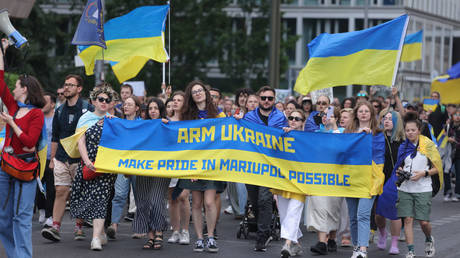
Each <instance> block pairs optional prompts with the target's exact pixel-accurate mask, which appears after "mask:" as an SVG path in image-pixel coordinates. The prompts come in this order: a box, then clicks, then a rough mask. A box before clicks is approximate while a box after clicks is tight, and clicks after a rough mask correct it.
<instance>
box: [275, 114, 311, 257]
mask: <svg viewBox="0 0 460 258" xmlns="http://www.w3.org/2000/svg"><path fill="white" fill-rule="evenodd" d="M304 121H305V115H304V113H303V111H302V110H300V109H297V110H294V111H292V112H291V114H290V115H289V117H288V124H289V127H284V128H283V130H284V131H285V132H286V133H288V132H290V131H292V130H297V131H303V126H304ZM270 191H271V192H272V193H273V194H275V195H277V196H278V202H277V205H278V211H279V216H280V223H281V238H283V239H285V242H284V245H283V248H282V249H281V257H283V258H287V257H290V256H296V255H300V254H301V253H302V252H303V251H302V247H301V246H300V244H299V239H300V238H301V237H302V231H301V230H300V228H299V224H300V218H301V217H302V210H303V206H304V202H305V195H304V194H297V193H292V192H288V191H282V190H278V189H271V190H270Z"/></svg>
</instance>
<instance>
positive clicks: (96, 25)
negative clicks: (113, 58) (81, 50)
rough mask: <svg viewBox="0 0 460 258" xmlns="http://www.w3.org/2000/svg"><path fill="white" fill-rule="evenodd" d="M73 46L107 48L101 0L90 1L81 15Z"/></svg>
mask: <svg viewBox="0 0 460 258" xmlns="http://www.w3.org/2000/svg"><path fill="white" fill-rule="evenodd" d="M72 45H83V46H90V45H96V46H99V47H102V48H107V46H106V45H105V39H104V19H103V12H102V2H101V0H88V3H86V7H85V9H84V10H83V14H82V15H81V18H80V22H79V23H78V27H77V30H76V31H75V34H74V36H73V39H72Z"/></svg>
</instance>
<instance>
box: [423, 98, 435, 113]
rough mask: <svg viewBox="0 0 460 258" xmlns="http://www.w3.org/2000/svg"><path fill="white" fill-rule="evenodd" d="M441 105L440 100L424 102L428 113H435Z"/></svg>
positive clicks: (424, 107) (425, 100) (426, 100)
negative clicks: (429, 111)
mask: <svg viewBox="0 0 460 258" xmlns="http://www.w3.org/2000/svg"><path fill="white" fill-rule="evenodd" d="M438 105H439V100H438V99H424V100H423V109H424V110H426V111H428V110H431V111H435V110H436V108H437V107H438Z"/></svg>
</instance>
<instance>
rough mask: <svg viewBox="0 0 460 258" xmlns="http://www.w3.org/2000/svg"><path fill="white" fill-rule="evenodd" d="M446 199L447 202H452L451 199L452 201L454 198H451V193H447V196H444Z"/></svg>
mask: <svg viewBox="0 0 460 258" xmlns="http://www.w3.org/2000/svg"><path fill="white" fill-rule="evenodd" d="M444 201H445V202H450V201H452V199H451V198H450V196H449V195H446V196H444Z"/></svg>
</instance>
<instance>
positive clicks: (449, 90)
mask: <svg viewBox="0 0 460 258" xmlns="http://www.w3.org/2000/svg"><path fill="white" fill-rule="evenodd" d="M433 91H437V92H439V94H441V103H442V104H460V62H458V63H456V64H455V65H453V66H452V67H451V68H450V69H449V70H447V74H445V75H441V76H438V77H436V78H434V80H433V82H432V83H431V92H433Z"/></svg>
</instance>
